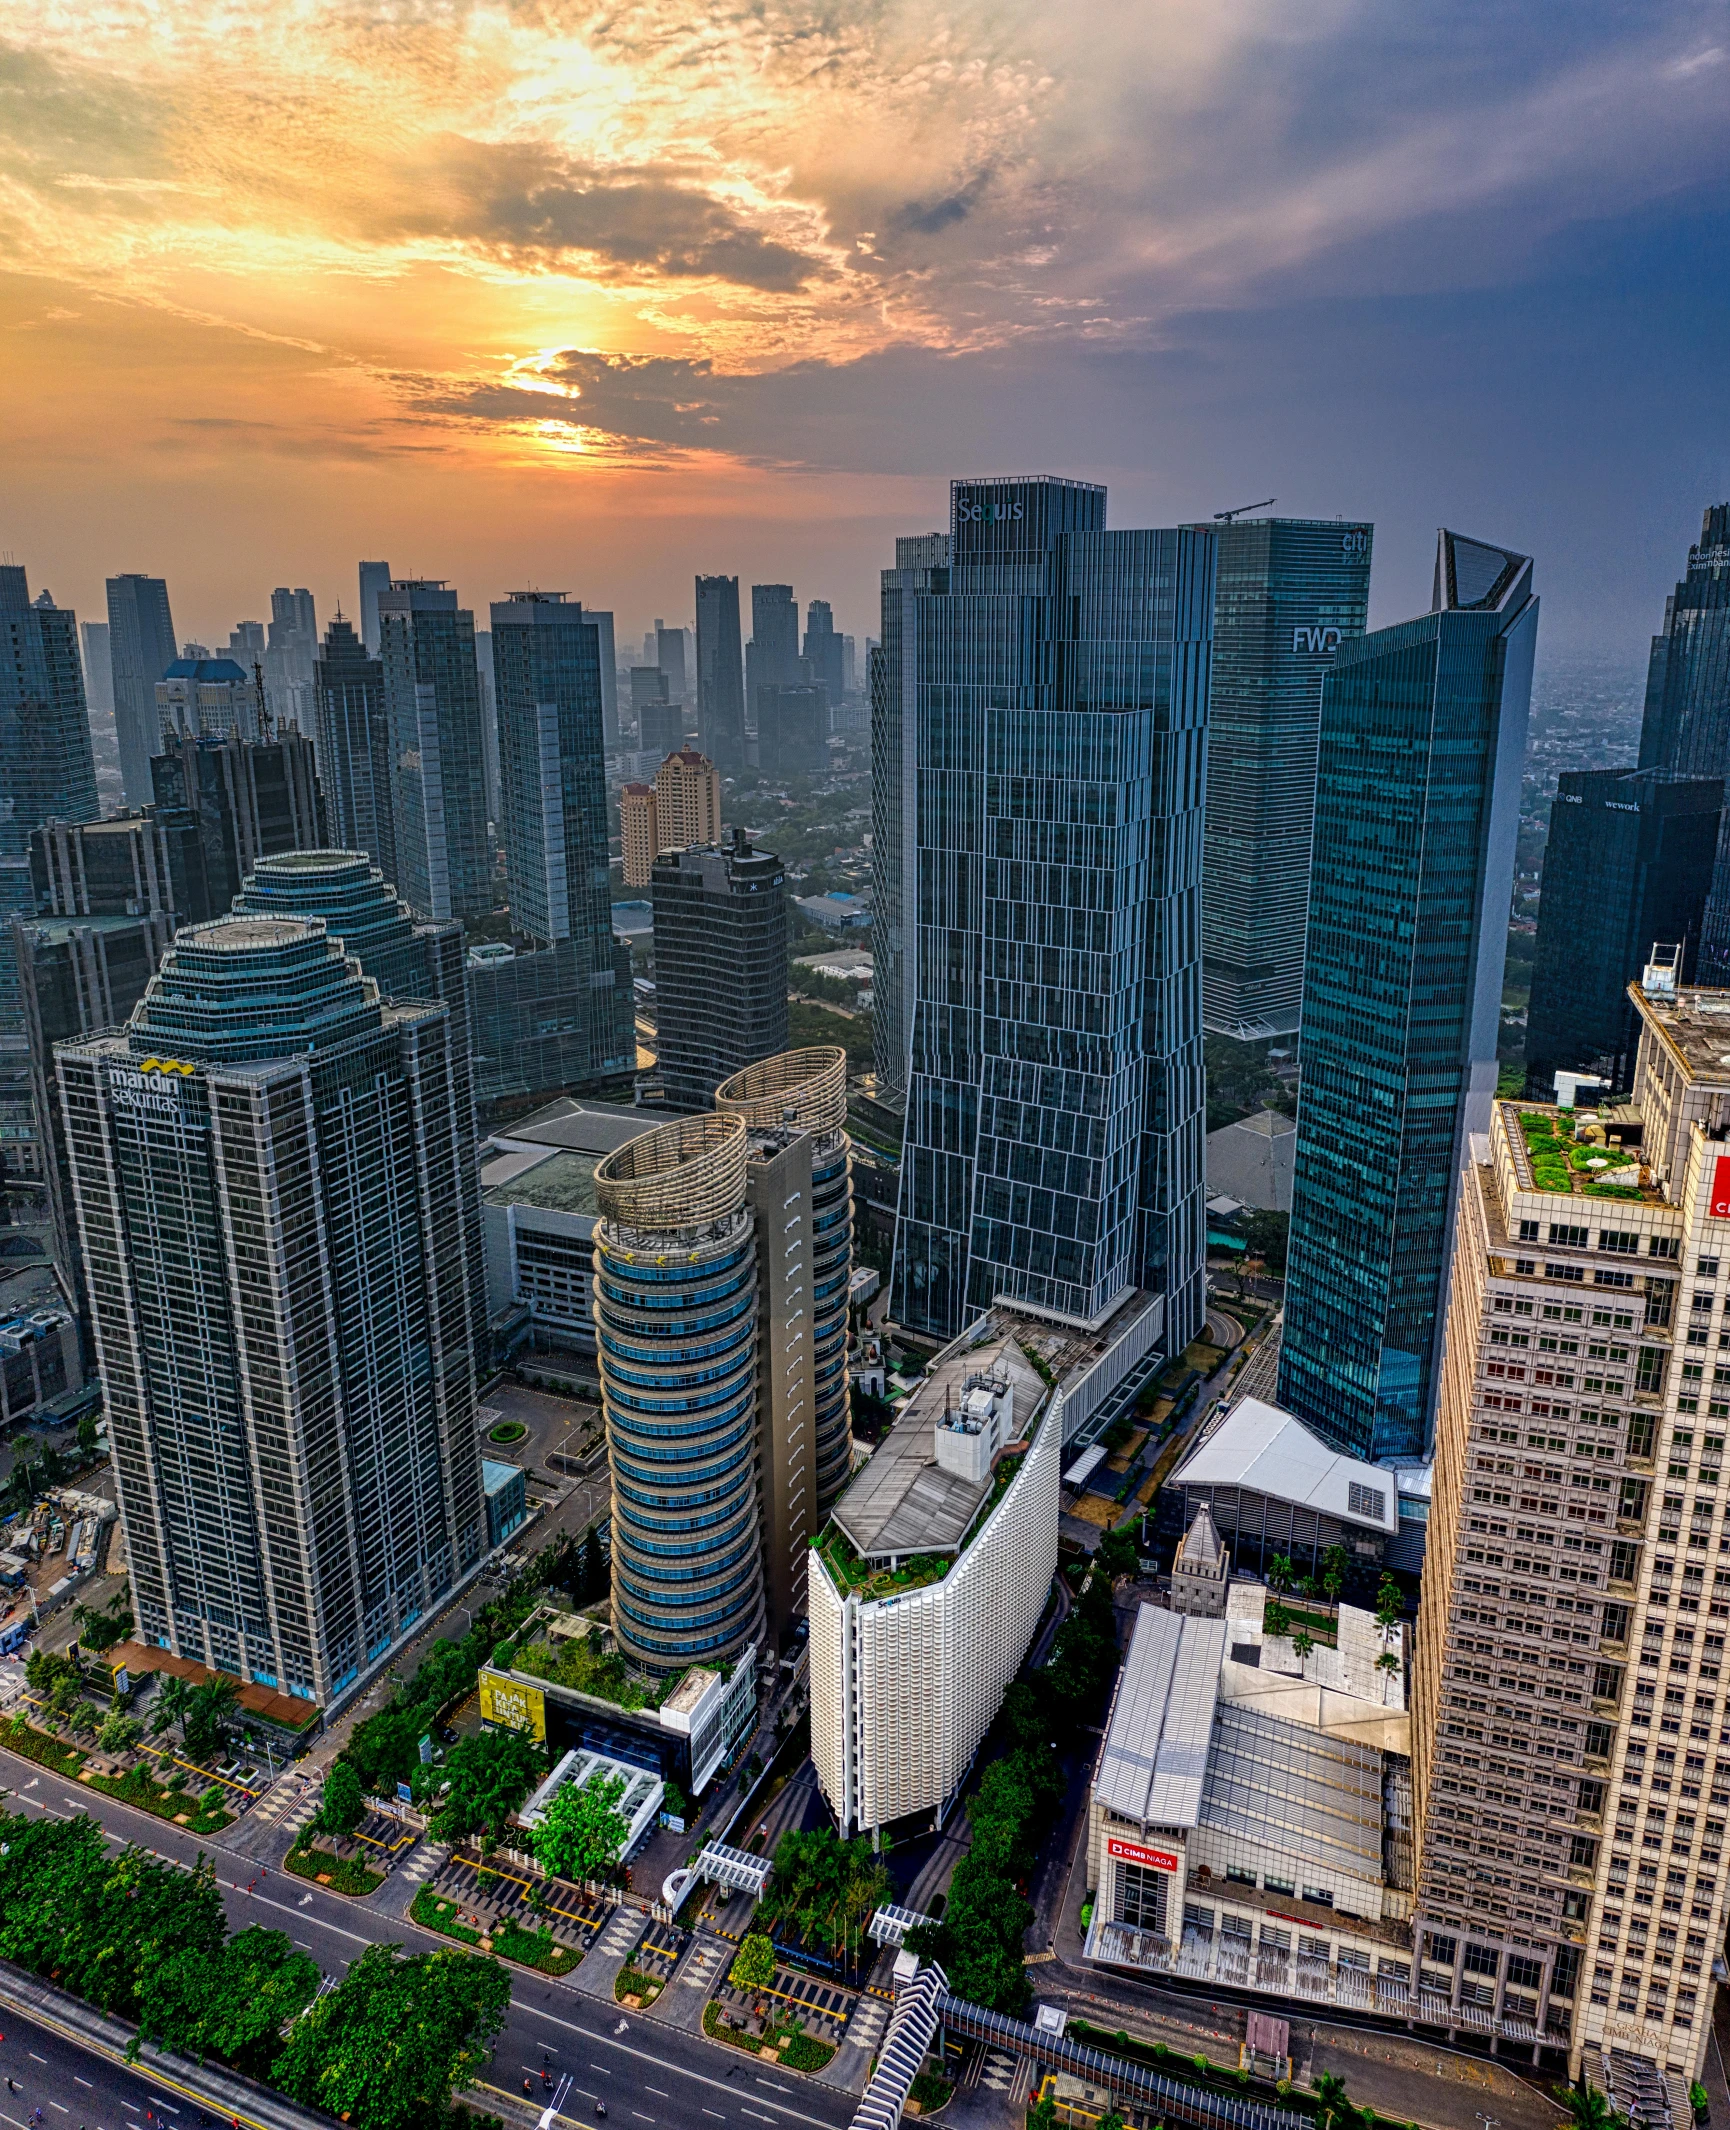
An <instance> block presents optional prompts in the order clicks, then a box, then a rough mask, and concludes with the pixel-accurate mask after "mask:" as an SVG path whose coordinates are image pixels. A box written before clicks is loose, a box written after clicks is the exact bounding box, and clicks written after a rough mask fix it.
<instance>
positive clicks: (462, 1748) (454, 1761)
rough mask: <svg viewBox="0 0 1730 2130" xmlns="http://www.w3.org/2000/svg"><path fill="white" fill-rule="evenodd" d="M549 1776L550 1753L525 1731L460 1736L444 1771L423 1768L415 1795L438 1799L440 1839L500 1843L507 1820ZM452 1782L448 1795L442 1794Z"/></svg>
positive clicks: (435, 1825) (434, 1820)
mask: <svg viewBox="0 0 1730 2130" xmlns="http://www.w3.org/2000/svg"><path fill="white" fill-rule="evenodd" d="M545 1772H546V1755H545V1753H544V1752H543V1750H542V1749H541V1747H540V1746H538V1745H536V1743H535V1742H534V1740H533V1739H532V1738H525V1737H524V1736H523V1735H522V1733H521V1732H520V1731H481V1732H479V1733H477V1734H476V1735H475V1736H474V1737H472V1738H459V1739H458V1740H457V1742H456V1744H455V1745H453V1746H452V1747H451V1749H450V1752H449V1753H448V1754H447V1755H446V1757H445V1760H444V1763H443V1765H442V1766H440V1767H430V1768H417V1769H416V1770H415V1776H414V1791H415V1796H416V1797H417V1798H420V1799H426V1800H432V1804H431V1812H430V1816H429V1818H428V1821H427V1829H428V1832H429V1833H430V1834H431V1835H432V1837H433V1839H434V1840H435V1841H441V1842H455V1841H461V1840H462V1839H463V1837H464V1836H465V1835H470V1834H482V1835H485V1836H486V1837H487V1839H488V1840H489V1841H495V1842H496V1841H498V1840H500V1839H501V1838H502V1836H503V1834H504V1831H505V1822H506V1820H508V1819H509V1818H510V1816H511V1814H512V1813H513V1812H514V1811H515V1810H516V1809H517V1807H518V1805H520V1804H521V1803H522V1801H523V1799H524V1798H525V1797H527V1796H528V1794H529V1792H530V1791H531V1790H532V1789H533V1788H534V1786H535V1784H536V1783H537V1782H539V1780H540V1779H541V1777H542V1775H544V1774H545ZM446 1783H448V1784H449V1785H450V1789H449V1792H448V1794H447V1795H445V1796H444V1797H438V1796H437V1792H438V1791H439V1790H440V1789H441V1788H442V1787H443V1786H444V1784H446Z"/></svg>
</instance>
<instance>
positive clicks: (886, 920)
mask: <svg viewBox="0 0 1730 2130" xmlns="http://www.w3.org/2000/svg"><path fill="white" fill-rule="evenodd" d="M881 574H882V617H883V640H882V642H881V644H872V645H871V646H870V648H869V652H868V658H867V663H868V668H869V670H868V675H867V686H868V687H869V689H870V694H871V971H872V975H871V1042H872V1055H873V1062H874V1063H875V1065H876V1068H877V1087H878V1091H879V1093H880V1094H881V1095H883V1096H884V1098H885V1099H886V1100H888V1101H891V1102H897V1101H901V1100H904V1099H905V1097H906V1093H907V1053H908V1048H909V1045H910V1044H911V1043H912V1041H913V978H914V972H915V970H916V968H917V966H918V961H917V957H916V955H915V953H914V944H915V927H916V925H917V922H918V919H917V914H916V913H917V910H918V895H917V886H918V870H917V868H918V858H919V839H918V833H917V829H916V819H915V802H916V796H917V794H916V788H915V785H914V781H913V776H912V771H911V761H912V757H911V755H910V754H909V752H908V749H909V746H910V744H911V740H912V733H911V731H910V729H909V726H908V722H907V719H908V713H909V708H910V705H909V703H908V701H907V696H908V694H909V693H910V692H911V689H912V683H911V682H910V680H909V677H908V675H907V672H906V668H905V663H904V652H905V650H906V649H907V648H908V647H909V644H910V641H911V639H909V638H908V637H907V636H906V633H905V630H906V625H907V618H908V614H909V610H910V607H911V603H912V597H913V595H914V594H916V593H919V592H946V591H947V590H948V589H949V535H948V534H947V533H914V534H911V535H903V536H902V537H901V538H899V539H897V541H896V542H895V567H894V568H893V569H886V570H884V571H883V572H882V573H881Z"/></svg>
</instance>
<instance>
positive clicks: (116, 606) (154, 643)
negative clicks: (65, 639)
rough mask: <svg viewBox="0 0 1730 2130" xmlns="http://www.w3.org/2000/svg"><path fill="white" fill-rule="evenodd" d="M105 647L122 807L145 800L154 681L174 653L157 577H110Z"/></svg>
mask: <svg viewBox="0 0 1730 2130" xmlns="http://www.w3.org/2000/svg"><path fill="white" fill-rule="evenodd" d="M108 650H109V657H110V660H111V662H112V667H113V674H114V729H115V734H116V737H117V738H118V740H119V742H120V781H121V783H122V784H123V785H124V787H125V790H126V803H127V805H128V806H146V805H148V804H149V802H150V758H151V756H152V755H153V754H155V752H156V750H157V747H158V745H159V743H160V741H161V733H160V731H159V730H158V728H157V723H156V683H157V682H158V681H159V680H160V679H161V678H162V676H163V674H164V673H166V672H167V671H168V669H169V667H170V666H171V665H172V664H173V663H174V661H175V659H176V657H177V656H178V655H179V645H178V643H177V641H176V638H175V634H174V617H173V616H172V615H171V614H170V613H169V611H168V586H167V585H166V584H165V583H164V582H163V580H162V579H161V578H160V577H139V576H126V577H110V578H109V580H108Z"/></svg>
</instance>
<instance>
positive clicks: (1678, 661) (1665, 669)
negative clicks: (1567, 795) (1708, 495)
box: [1640, 503, 1730, 986]
mask: <svg viewBox="0 0 1730 2130" xmlns="http://www.w3.org/2000/svg"><path fill="white" fill-rule="evenodd" d="M1640 767H1641V768H1642V769H1664V770H1668V771H1669V772H1670V773H1671V774H1672V775H1673V776H1681V777H1716V778H1721V779H1725V780H1727V781H1730V503H1714V504H1713V505H1712V506H1711V507H1710V508H1709V509H1708V510H1707V511H1706V512H1705V513H1704V514H1703V516H1702V518H1701V522H1700V538H1699V541H1698V543H1697V544H1696V545H1695V546H1693V547H1691V548H1690V549H1689V550H1688V574H1687V576H1685V577H1684V578H1683V579H1682V581H1681V583H1680V584H1678V585H1677V587H1676V589H1675V591H1674V592H1672V593H1671V595H1670V597H1669V599H1668V600H1667V601H1666V602H1665V606H1664V631H1663V634H1662V635H1660V636H1654V637H1653V639H1652V659H1651V664H1650V666H1649V667H1648V669H1647V674H1646V714H1645V717H1644V720H1643V721H1642V724H1641V727H1640ZM1698 980H1699V981H1700V983H1702V984H1710V985H1714V986H1727V985H1730V835H1726V834H1725V833H1724V830H1723V828H1722V826H1721V827H1720V830H1719V844H1718V856H1717V862H1716V866H1715V869H1714V878H1713V883H1712V889H1711V892H1710V894H1709V895H1708V897H1707V902H1706V911H1705V915H1704V917H1703V919H1702V921H1701V938H1700V954H1699V961H1698Z"/></svg>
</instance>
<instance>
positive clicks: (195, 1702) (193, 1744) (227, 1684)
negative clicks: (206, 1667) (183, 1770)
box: [180, 1678, 240, 1762]
mask: <svg viewBox="0 0 1730 2130" xmlns="http://www.w3.org/2000/svg"><path fill="white" fill-rule="evenodd" d="M239 1699H240V1685H239V1682H238V1681H237V1680H234V1679H223V1678H216V1679H205V1680H203V1681H202V1682H201V1683H200V1684H199V1685H197V1686H195V1687H194V1688H193V1689H192V1691H191V1693H190V1694H188V1695H187V1697H186V1711H185V1714H184V1715H183V1716H182V1718H181V1724H180V1734H181V1736H182V1737H183V1738H184V1739H185V1740H186V1757H187V1758H188V1760H196V1761H200V1762H202V1761H207V1760H214V1759H215V1758H216V1757H217V1755H218V1754H219V1753H220V1752H221V1751H222V1742H223V1726H224V1724H226V1722H227V1721H228V1718H229V1716H230V1715H231V1714H232V1713H233V1710H234V1705H235V1703H236V1702H237V1701H238V1700H239Z"/></svg>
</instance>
